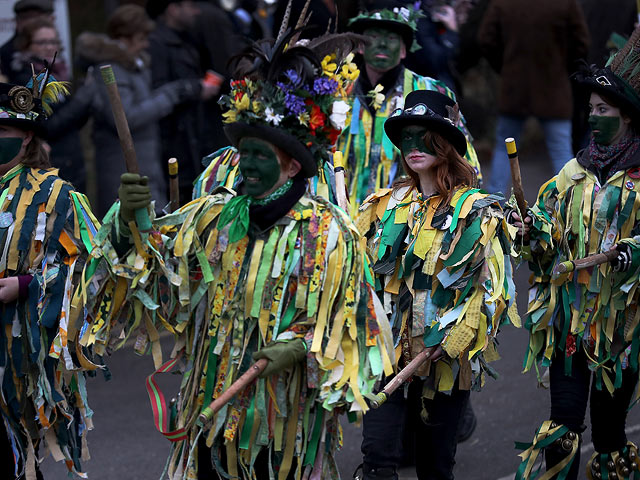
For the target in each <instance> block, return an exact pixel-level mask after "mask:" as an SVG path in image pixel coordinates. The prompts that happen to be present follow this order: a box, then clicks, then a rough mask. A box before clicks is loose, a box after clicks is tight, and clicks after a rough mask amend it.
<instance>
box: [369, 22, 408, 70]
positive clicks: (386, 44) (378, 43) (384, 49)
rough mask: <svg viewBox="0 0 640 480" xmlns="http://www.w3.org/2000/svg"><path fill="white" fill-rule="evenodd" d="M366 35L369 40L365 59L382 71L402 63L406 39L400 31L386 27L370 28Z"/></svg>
mask: <svg viewBox="0 0 640 480" xmlns="http://www.w3.org/2000/svg"><path fill="white" fill-rule="evenodd" d="M363 33H364V35H365V36H367V37H369V42H368V43H367V46H366V47H365V49H364V61H365V63H366V64H367V65H369V66H371V67H373V68H375V69H376V70H380V71H388V70H391V69H392V68H394V67H395V66H397V65H399V64H400V61H401V60H402V50H403V48H402V47H403V46H404V41H403V40H402V36H401V35H400V34H399V33H396V32H392V31H390V30H387V29H385V28H368V29H367V30H365V31H364V32H363Z"/></svg>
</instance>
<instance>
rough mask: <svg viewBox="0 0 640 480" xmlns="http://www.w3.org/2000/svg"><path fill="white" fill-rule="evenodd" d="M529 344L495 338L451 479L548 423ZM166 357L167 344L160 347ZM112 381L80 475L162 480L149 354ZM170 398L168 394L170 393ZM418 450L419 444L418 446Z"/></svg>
mask: <svg viewBox="0 0 640 480" xmlns="http://www.w3.org/2000/svg"><path fill="white" fill-rule="evenodd" d="M521 160H522V177H523V182H524V184H525V191H526V195H527V198H529V199H530V201H531V200H532V199H533V198H534V197H535V193H536V190H537V188H538V186H539V185H540V184H541V183H542V182H543V181H544V180H546V179H547V178H548V176H549V175H550V172H549V168H550V167H549V164H548V161H546V159H545V156H544V155H543V154H541V155H532V156H530V158H527V157H526V156H525V157H523V158H522V159H521ZM527 276H528V271H527V269H526V265H523V267H522V268H520V269H519V270H518V271H517V278H516V284H517V287H518V292H519V293H520V295H519V300H518V305H519V307H520V312H521V313H523V312H524V311H525V299H526V294H525V292H526V283H527ZM526 342H527V336H526V333H525V332H524V331H522V330H516V329H512V328H509V329H506V330H504V331H503V332H502V333H501V335H500V353H501V355H502V359H501V360H500V361H498V362H497V363H496V364H495V367H496V368H497V370H498V371H499V372H500V375H501V377H500V379H499V380H497V381H494V380H491V379H489V380H488V381H487V384H486V386H485V388H484V389H483V391H482V392H480V393H477V394H476V393H474V394H473V395H472V401H473V406H474V409H475V412H476V414H477V417H478V426H477V429H476V431H475V433H474V435H473V436H472V437H471V439H469V440H468V441H467V442H465V443H463V444H460V445H459V448H458V454H457V465H456V470H455V473H456V478H458V479H461V480H468V479H472V480H507V479H512V478H513V476H514V472H515V470H516V468H517V466H518V463H519V462H518V457H517V452H516V451H515V450H514V443H513V442H514V440H520V441H530V440H531V438H532V436H533V433H534V431H535V429H536V428H537V426H538V425H539V424H540V423H541V422H542V421H543V420H545V419H546V418H547V416H548V411H549V400H548V392H547V391H545V390H543V389H538V388H537V386H536V379H535V375H532V374H528V375H522V374H521V363H522V358H523V354H524V351H525V347H526ZM165 343H166V348H165V349H164V352H165V356H166V355H168V354H169V352H170V346H169V343H170V342H168V341H167V342H165ZM109 365H110V368H111V372H112V374H113V379H112V380H111V381H109V382H105V381H104V380H103V379H102V378H93V379H90V381H89V384H88V388H89V393H90V397H89V400H90V402H89V403H90V405H91V407H92V408H93V409H94V411H95V415H94V418H95V420H94V423H95V430H94V431H93V432H90V433H89V448H90V450H91V455H92V459H91V460H90V461H88V462H86V463H85V465H86V467H85V470H86V471H87V472H88V474H89V478H91V479H93V480H114V479H118V480H120V479H140V480H147V479H150V480H156V479H158V478H160V475H161V473H162V470H163V468H164V461H165V459H166V455H167V453H168V450H169V446H168V443H167V442H166V441H165V440H164V439H163V438H162V436H161V435H160V434H159V433H158V432H156V431H155V429H154V427H153V423H152V415H151V409H150V407H149V401H148V398H147V395H146V391H145V388H144V378H145V376H146V374H147V373H148V372H149V371H150V370H152V368H153V362H152V360H151V358H150V357H144V358H139V357H136V355H135V354H134V353H133V352H132V351H131V349H128V350H124V351H122V352H118V353H117V354H116V355H114V356H113V357H111V358H110V359H109ZM160 382H161V384H162V387H163V388H164V389H165V391H166V392H170V391H172V390H173V391H175V390H176V389H177V387H178V385H179V378H178V377H175V376H169V377H168V378H162V379H160ZM167 395H169V394H167ZM628 432H629V438H630V439H631V440H633V441H635V442H636V443H638V442H640V411H639V409H637V408H636V409H634V410H632V412H631V413H630V416H629V422H628ZM583 452H584V454H583V461H582V464H583V465H584V464H585V463H586V457H588V456H590V455H591V453H592V452H593V448H592V447H591V445H590V436H589V433H588V431H587V433H586V435H585V440H584V444H583ZM418 453H419V447H418ZM360 458H361V455H360V431H359V429H358V428H357V427H354V426H352V425H348V424H346V425H345V437H344V448H343V449H342V451H341V452H340V453H339V454H338V463H339V465H340V470H341V474H342V477H343V479H349V478H351V474H352V473H353V471H354V469H355V467H356V466H357V465H358V464H359V463H360V461H361V460H360ZM43 472H44V474H45V478H46V479H47V480H64V479H67V478H68V477H67V475H66V472H65V468H64V466H63V465H62V464H55V463H54V462H53V461H52V460H50V459H46V460H45V462H44V464H43ZM413 478H416V477H415V473H414V472H412V470H411V469H404V470H403V471H402V475H401V479H403V480H409V479H413Z"/></svg>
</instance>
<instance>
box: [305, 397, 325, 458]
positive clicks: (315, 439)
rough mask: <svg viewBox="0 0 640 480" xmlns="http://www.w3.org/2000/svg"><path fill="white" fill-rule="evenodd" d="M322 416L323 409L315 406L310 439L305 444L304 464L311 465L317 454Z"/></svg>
mask: <svg viewBox="0 0 640 480" xmlns="http://www.w3.org/2000/svg"><path fill="white" fill-rule="evenodd" d="M323 418H324V410H322V409H321V408H317V410H316V419H315V423H314V425H313V433H312V435H311V441H310V442H309V445H307V453H306V455H305V456H304V466H305V467H306V466H307V465H313V464H314V463H315V461H316V455H317V454H318V445H319V443H320V434H321V433H322V420H323Z"/></svg>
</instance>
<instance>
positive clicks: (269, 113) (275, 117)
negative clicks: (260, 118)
mask: <svg viewBox="0 0 640 480" xmlns="http://www.w3.org/2000/svg"><path fill="white" fill-rule="evenodd" d="M264 114H265V117H266V119H267V122H269V123H273V124H274V125H275V126H276V127H277V126H278V125H280V121H281V120H282V119H283V118H284V115H280V114H279V113H275V114H274V113H273V108H271V107H267V108H265V109H264Z"/></svg>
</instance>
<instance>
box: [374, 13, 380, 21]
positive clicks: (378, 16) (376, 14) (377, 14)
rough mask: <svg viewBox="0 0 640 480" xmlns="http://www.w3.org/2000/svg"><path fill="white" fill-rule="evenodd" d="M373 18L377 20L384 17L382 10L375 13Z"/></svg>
mask: <svg viewBox="0 0 640 480" xmlns="http://www.w3.org/2000/svg"><path fill="white" fill-rule="evenodd" d="M373 18H375V19H376V20H380V19H382V15H380V12H376V13H374V14H373Z"/></svg>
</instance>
